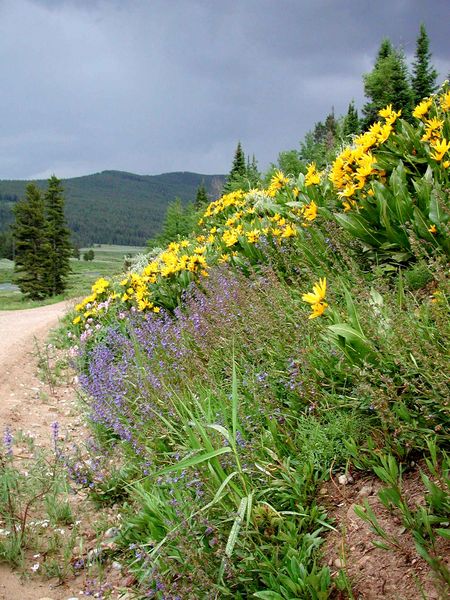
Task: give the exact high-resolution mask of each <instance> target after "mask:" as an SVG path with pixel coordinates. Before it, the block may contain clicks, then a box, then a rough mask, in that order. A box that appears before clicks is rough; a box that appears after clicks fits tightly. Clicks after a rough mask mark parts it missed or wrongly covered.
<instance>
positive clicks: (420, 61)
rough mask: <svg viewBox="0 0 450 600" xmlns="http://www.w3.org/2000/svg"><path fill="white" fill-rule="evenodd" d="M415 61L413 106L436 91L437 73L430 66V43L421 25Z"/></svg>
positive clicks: (423, 26)
mask: <svg viewBox="0 0 450 600" xmlns="http://www.w3.org/2000/svg"><path fill="white" fill-rule="evenodd" d="M415 56H416V59H415V61H414V62H413V75H412V92H413V101H414V104H419V102H420V101H421V100H422V99H423V98H426V97H428V96H431V94H432V93H433V92H434V91H435V90H436V79H437V71H436V69H434V68H433V67H432V66H431V64H430V59H431V52H430V42H429V39H428V35H427V32H426V29H425V25H424V24H423V23H422V24H421V26H420V33H419V37H418V38H417V42H416V54H415Z"/></svg>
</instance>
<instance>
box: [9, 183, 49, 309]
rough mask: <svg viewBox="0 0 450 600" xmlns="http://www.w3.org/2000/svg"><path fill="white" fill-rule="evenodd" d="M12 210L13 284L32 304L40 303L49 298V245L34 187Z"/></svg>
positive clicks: (41, 205) (40, 199)
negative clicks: (37, 301)
mask: <svg viewBox="0 0 450 600" xmlns="http://www.w3.org/2000/svg"><path fill="white" fill-rule="evenodd" d="M13 210H14V215H15V219H16V220H15V223H14V225H13V236H14V242H15V266H14V270H15V273H16V282H17V285H18V286H19V289H20V291H21V292H22V293H23V294H25V295H26V296H28V297H29V298H31V299H32V300H40V299H42V298H45V297H46V296H47V295H48V287H47V286H48V280H47V268H48V254H49V244H48V239H47V231H46V229H47V228H46V220H45V204H44V200H43V198H42V195H41V193H40V191H39V189H38V188H37V187H36V185H35V184H33V183H30V184H29V185H28V186H27V188H26V196H25V198H24V199H22V200H20V201H19V202H18V203H17V204H16V205H15V206H14V209H13Z"/></svg>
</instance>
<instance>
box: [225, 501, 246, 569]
mask: <svg viewBox="0 0 450 600" xmlns="http://www.w3.org/2000/svg"><path fill="white" fill-rule="evenodd" d="M247 503H248V496H245V497H244V498H242V499H241V502H240V504H239V508H238V511H237V515H236V518H235V519H234V523H233V527H232V528H231V531H230V535H229V536H228V540H227V545H226V547H225V554H226V555H227V556H228V558H229V557H230V556H231V555H232V554H233V549H234V546H235V545H236V542H237V538H238V535H239V530H240V529H241V525H242V521H243V520H244V515H245V511H246V510H247Z"/></svg>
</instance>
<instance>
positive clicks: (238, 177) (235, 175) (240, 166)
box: [223, 142, 247, 193]
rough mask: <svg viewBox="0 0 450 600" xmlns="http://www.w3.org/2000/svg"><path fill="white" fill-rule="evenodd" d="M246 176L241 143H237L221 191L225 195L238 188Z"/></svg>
mask: <svg viewBox="0 0 450 600" xmlns="http://www.w3.org/2000/svg"><path fill="white" fill-rule="evenodd" d="M246 174H247V167H246V164H245V154H244V151H243V150H242V146H241V142H238V145H237V147H236V151H235V153H234V158H233V164H232V166H231V171H230V173H229V175H228V177H227V180H226V182H225V185H224V188H223V191H224V192H225V193H227V192H231V191H232V190H234V189H237V188H238V187H240V183H241V181H242V179H243V178H244V179H245V176H246Z"/></svg>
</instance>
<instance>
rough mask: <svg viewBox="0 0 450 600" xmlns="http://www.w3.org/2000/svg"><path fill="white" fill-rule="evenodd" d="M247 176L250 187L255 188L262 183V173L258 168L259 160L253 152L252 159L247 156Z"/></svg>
mask: <svg viewBox="0 0 450 600" xmlns="http://www.w3.org/2000/svg"><path fill="white" fill-rule="evenodd" d="M246 177H247V180H248V184H249V186H250V188H255V187H257V186H258V185H259V184H260V183H261V173H260V172H259V169H258V162H257V160H256V158H255V155H254V154H253V156H252V160H250V157H249V156H248V157H247V168H246Z"/></svg>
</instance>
